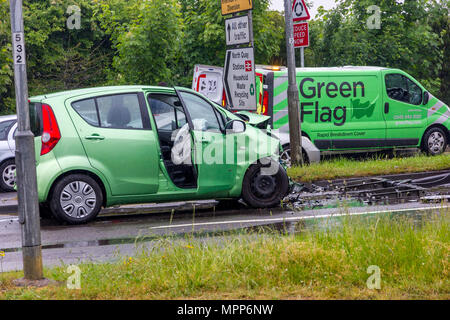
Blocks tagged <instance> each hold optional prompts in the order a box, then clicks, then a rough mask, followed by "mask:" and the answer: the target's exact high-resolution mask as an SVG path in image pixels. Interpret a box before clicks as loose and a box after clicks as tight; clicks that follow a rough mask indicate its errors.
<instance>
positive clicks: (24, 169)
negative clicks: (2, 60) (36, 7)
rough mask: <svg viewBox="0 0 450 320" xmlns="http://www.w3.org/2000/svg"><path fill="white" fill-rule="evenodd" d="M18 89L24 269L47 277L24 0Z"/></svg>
mask: <svg viewBox="0 0 450 320" xmlns="http://www.w3.org/2000/svg"><path fill="white" fill-rule="evenodd" d="M10 10H11V31H12V43H13V55H14V84H15V89H16V109H17V128H18V129H17V134H16V167H17V169H16V174H17V190H18V192H17V196H18V210H19V222H20V224H21V229H22V256H23V272H24V278H25V279H26V280H41V279H43V271H42V249H41V230H40V228H41V226H40V221H39V205H38V200H37V199H38V194H37V183H36V159H35V154H34V136H33V133H32V132H31V131H30V117H29V109H28V84H27V68H26V62H25V42H24V41H25V39H24V28H23V15H22V0H10Z"/></svg>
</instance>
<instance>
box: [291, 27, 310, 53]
mask: <svg viewBox="0 0 450 320" xmlns="http://www.w3.org/2000/svg"><path fill="white" fill-rule="evenodd" d="M301 47H309V26H308V22H302V23H298V24H294V48H301Z"/></svg>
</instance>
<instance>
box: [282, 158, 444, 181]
mask: <svg viewBox="0 0 450 320" xmlns="http://www.w3.org/2000/svg"><path fill="white" fill-rule="evenodd" d="M447 169H450V154H442V155H439V156H435V157H429V156H426V155H418V156H414V157H404V158H393V159H383V158H381V157H376V158H372V159H368V160H352V159H349V158H343V157H340V158H335V159H331V160H325V161H321V162H320V163H313V164H311V165H306V166H303V167H293V168H289V169H288V175H289V176H290V177H291V178H292V179H293V180H294V181H299V182H312V181H317V180H332V179H338V178H350V177H367V176H375V175H388V174H400V173H411V172H424V171H439V170H447Z"/></svg>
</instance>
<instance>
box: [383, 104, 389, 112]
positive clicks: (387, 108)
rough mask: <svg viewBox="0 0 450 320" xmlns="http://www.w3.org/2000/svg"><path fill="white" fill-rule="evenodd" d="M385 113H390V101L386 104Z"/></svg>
mask: <svg viewBox="0 0 450 320" xmlns="http://www.w3.org/2000/svg"><path fill="white" fill-rule="evenodd" d="M384 113H389V102H386V103H385V104H384Z"/></svg>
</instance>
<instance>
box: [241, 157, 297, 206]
mask: <svg viewBox="0 0 450 320" xmlns="http://www.w3.org/2000/svg"><path fill="white" fill-rule="evenodd" d="M276 165H277V166H278V170H277V172H276V173H275V174H272V175H268V174H264V172H263V171H262V169H263V168H268V167H269V166H268V165H262V164H261V163H260V162H258V163H257V164H254V165H252V166H250V168H249V169H248V170H247V172H246V174H245V176H244V181H243V183H242V198H243V199H244V201H245V202H246V203H247V204H248V205H249V206H251V207H254V208H271V207H275V206H277V205H280V203H281V200H283V198H284V197H285V196H286V194H287V193H288V190H289V178H288V176H287V173H286V171H285V170H284V168H283V167H282V166H281V165H280V164H278V163H277V164H276Z"/></svg>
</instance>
